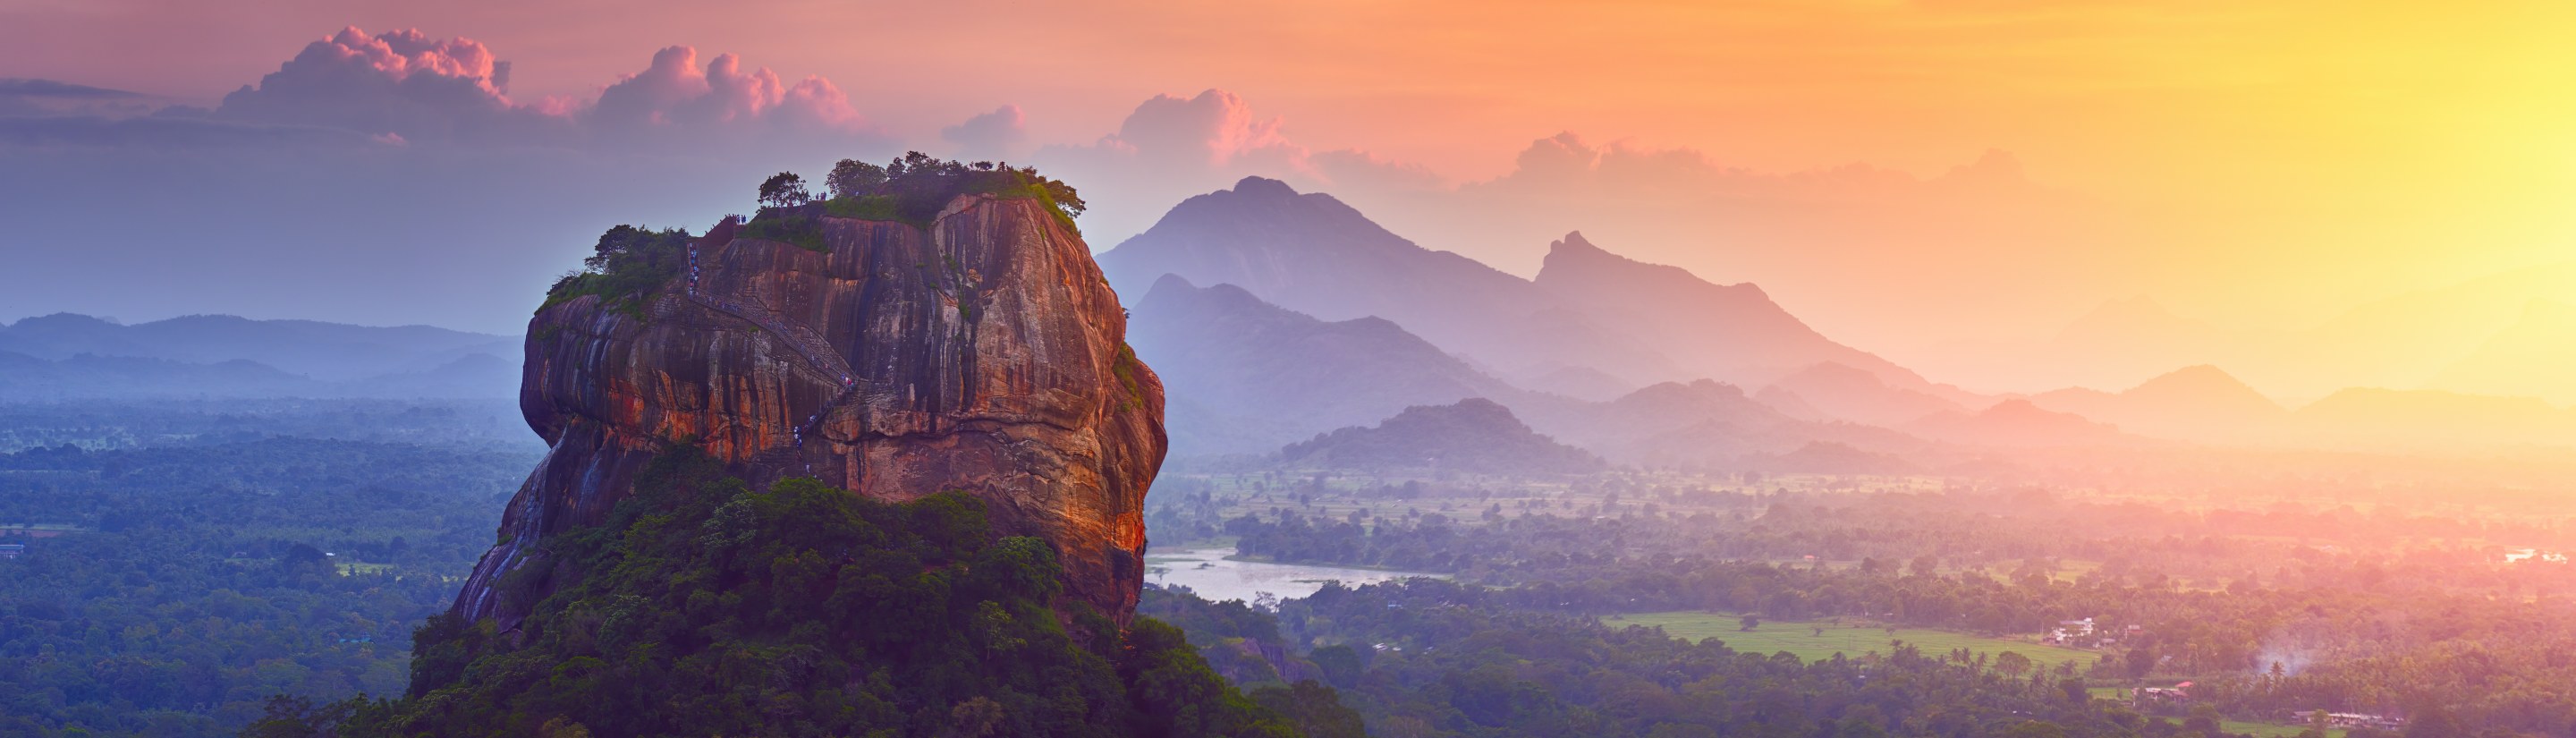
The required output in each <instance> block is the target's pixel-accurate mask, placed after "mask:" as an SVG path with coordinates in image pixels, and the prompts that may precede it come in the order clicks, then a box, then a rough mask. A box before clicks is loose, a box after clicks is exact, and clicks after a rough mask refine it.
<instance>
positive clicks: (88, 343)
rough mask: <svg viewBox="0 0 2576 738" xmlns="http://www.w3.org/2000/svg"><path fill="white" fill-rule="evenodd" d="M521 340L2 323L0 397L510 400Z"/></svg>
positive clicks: (453, 334)
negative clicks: (5, 368) (4, 373)
mask: <svg viewBox="0 0 2576 738" xmlns="http://www.w3.org/2000/svg"><path fill="white" fill-rule="evenodd" d="M520 353H521V351H520V346H519V339H517V338H515V337H509V336H496V335H490V334H482V333H468V332H464V331H453V330H448V329H444V328H435V327H430V326H420V325H413V326H399V327H390V328H378V327H370V326H357V325H345V324H340V323H326V322H321V321H311V320H252V319H249V318H242V317H237V316H230V315H192V316H186V317H179V318H171V319H169V320H159V321H153V322H150V323H140V324H135V325H123V324H119V323H115V322H111V321H108V320H104V319H100V318H94V317H90V316H86V315H78V314H72V313H57V314H54V315H47V316H41V317H33V318H26V319H22V320H19V321H18V322H16V323H13V324H10V325H7V326H5V327H0V354H5V355H6V357H7V358H0V362H5V363H7V364H8V365H9V366H11V367H13V368H15V369H16V370H17V371H14V372H12V376H10V377H7V378H0V400H12V401H25V400H64V399H98V398H117V397H134V398H148V397H285V396H295V397H515V396H516V395H517V393H518V380H519V356H520Z"/></svg>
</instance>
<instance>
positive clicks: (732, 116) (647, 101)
mask: <svg viewBox="0 0 2576 738" xmlns="http://www.w3.org/2000/svg"><path fill="white" fill-rule="evenodd" d="M697 60H698V51H697V49H694V48H690V47H687V46H672V47H668V48H664V49H662V50H661V51H659V52H655V53H654V54H653V63H652V65H651V66H649V67H646V68H645V70H644V71H642V72H639V73H636V74H632V75H628V76H626V77H625V78H624V79H620V80H618V81H617V82H616V83H615V84H611V85H609V86H608V87H607V89H604V90H602V91H600V94H599V101H598V102H597V103H596V104H594V105H592V106H591V107H590V109H588V110H587V111H584V112H583V113H582V114H581V115H580V116H579V117H580V118H582V119H583V120H585V121H587V122H588V123H589V124H591V125H592V126H594V127H596V128H598V129H600V130H603V131H616V132H634V131H640V130H661V131H671V130H679V131H690V130H708V129H723V128H737V129H743V128H760V129H770V130H786V131H802V132H811V133H823V132H832V131H858V130H862V129H863V128H864V127H865V125H866V119H865V118H862V117H860V115H859V113H858V111H856V110H853V109H851V107H850V99H849V96H848V95H845V94H843V93H842V92H841V89H840V88H839V87H837V86H834V85H833V84H832V82H831V80H827V79H824V78H822V77H816V76H809V77H806V78H805V79H803V80H801V81H798V82H797V83H796V84H794V85H792V86H791V85H785V84H782V83H780V82H779V78H778V74H777V73H776V72H772V71H770V70H769V68H767V67H762V68H759V69H753V70H748V71H746V70H744V69H743V68H742V58H741V57H737V56H734V55H732V54H718V55H716V57H715V58H714V59H713V60H710V61H708V62H707V63H706V66H704V67H700V66H698V63H697Z"/></svg>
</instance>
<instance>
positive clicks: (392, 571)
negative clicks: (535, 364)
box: [0, 403, 535, 736]
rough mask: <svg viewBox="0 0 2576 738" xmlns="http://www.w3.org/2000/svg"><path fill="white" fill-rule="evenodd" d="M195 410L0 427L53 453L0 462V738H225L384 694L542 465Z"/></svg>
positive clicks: (447, 422) (371, 411)
mask: <svg viewBox="0 0 2576 738" xmlns="http://www.w3.org/2000/svg"><path fill="white" fill-rule="evenodd" d="M200 409H202V410H206V412H196V411H185V412H181V411H171V410H168V409H164V410H163V411H160V412H157V413H156V412H135V413H131V414H124V415H120V416H119V417H120V418H121V420H120V422H107V421H106V420H105V419H103V418H101V417H99V414H100V413H101V412H102V411H100V410H98V409H96V408H84V407H17V408H11V409H10V410H9V412H11V413H15V414H18V415H21V416H24V417H23V418H22V424H21V425H20V426H19V427H20V428H21V429H22V432H26V433H39V432H41V433H45V434H47V435H48V436H50V437H52V438H53V439H54V440H57V441H59V443H58V444H57V445H55V446H52V447H41V448H29V449H23V450H20V451H18V452H16V453H12V454H5V455H0V527H8V528H12V529H18V530H17V531H16V532H17V533H18V534H17V535H10V536H6V537H0V543H13V544H19V545H24V546H26V550H25V551H24V552H23V553H22V554H21V555H19V556H18V557H17V558H14V559H9V560H0V734H7V735H28V736H46V735H153V736H209V735H231V734H232V733H233V732H234V731H236V730H238V729H239V727H240V726H241V725H243V724H244V723H247V722H249V721H251V720H253V719H256V718H257V717H259V716H260V715H261V714H262V713H263V710H264V705H265V703H266V701H267V698H268V697H269V696H270V695H275V694H281V693H283V694H295V695H305V696H309V697H311V698H315V699H324V700H330V699H340V698H344V697H347V696H350V695H354V694H358V693H361V692H365V693H372V694H390V693H396V692H399V691H400V690H402V689H403V686H404V684H405V682H406V679H407V676H408V673H407V672H408V666H407V664H408V662H409V654H408V652H409V650H410V645H411V644H410V640H411V632H412V630H413V629H414V628H415V627H418V625H419V624H420V623H421V622H422V620H423V619H424V618H427V617H428V616H429V615H431V614H432V613H435V612H439V611H441V610H443V609H445V608H446V606H447V604H448V602H449V601H450V600H451V599H452V598H453V597H454V596H455V589H456V584H455V578H456V577H457V576H459V575H461V574H463V573H464V572H465V571H466V570H468V569H470V568H471V567H472V566H473V562H474V559H475V557H477V556H479V555H481V553H482V551H483V549H484V548H486V547H488V546H490V545H491V536H492V533H491V530H492V521H493V520H494V519H496V518H497V516H498V515H499V512H500V508H501V503H502V502H503V501H504V500H505V499H506V498H507V496H508V494H509V493H510V491H511V490H513V489H515V488H516V486H517V484H518V481H519V479H520V477H522V476H523V475H525V474H526V473H527V469H528V467H529V466H530V465H531V464H533V463H534V461H535V455H534V454H533V453H530V449H529V448H527V446H525V445H504V444H497V443H484V442H481V441H473V440H471V439H473V438H475V437H476V436H475V434H459V433H455V432H454V431H455V430H456V426H457V425H458V424H464V425H469V426H472V427H475V428H481V427H482V426H483V422H482V418H481V417H480V415H479V413H468V414H467V415H465V416H460V415H459V414H458V412H457V410H456V408H454V407H448V406H435V405H414V406H408V407H405V406H400V405H398V404H388V403H316V404H312V405H300V404H299V405H280V404H269V403H259V404H253V405H234V406H224V407H219V408H200ZM106 412H109V413H113V412H114V411H106ZM405 418H408V419H409V420H408V421H407V422H406V421H404V420H403V419H405ZM261 428H285V429H293V430H296V431H299V432H309V433H317V434H321V433H331V434H339V433H342V432H346V434H349V435H379V436H381V435H395V434H400V433H402V432H404V430H405V429H409V430H427V432H429V433H431V434H433V435H434V436H435V437H437V438H441V439H448V440H450V441H455V440H458V439H465V440H467V441H469V442H466V443H462V444H459V443H452V442H451V443H446V444H440V445H423V444H416V443H382V442H368V441H347V440H330V439H320V438H311V437H290V436H268V435H266V434H263V433H261V432H260V431H259V429H261ZM522 432H524V431H522ZM75 442H77V443H79V444H85V445H90V446H98V447H103V448H109V449H111V450H99V451H90V450H83V448H82V445H75ZM147 442H149V443H159V444H164V445H137V444H141V443H147Z"/></svg>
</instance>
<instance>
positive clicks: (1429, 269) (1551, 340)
mask: <svg viewBox="0 0 2576 738" xmlns="http://www.w3.org/2000/svg"><path fill="white" fill-rule="evenodd" d="M1100 266H1101V270H1102V271H1103V272H1105V273H1107V274H1108V275H1109V281H1110V284H1111V285H1112V286H1114V287H1116V288H1117V289H1118V290H1119V292H1120V293H1121V294H1130V295H1134V294H1143V293H1144V292H1145V291H1146V290H1148V289H1149V288H1150V285H1152V284H1153V282H1154V281H1155V280H1157V279H1160V278H1162V276H1163V275H1165V274H1177V275H1180V276H1182V277H1184V278H1187V279H1188V280H1189V281H1191V282H1192V283H1196V284H1232V285H1236V286H1238V287H1241V288H1243V289H1244V290H1245V291H1247V292H1250V293H1251V294H1253V295H1255V296H1258V297H1260V298H1261V299H1262V300H1264V301H1267V302H1269V303H1271V304H1275V305H1278V306H1280V307H1283V308H1287V309H1289V310H1294V311H1297V312H1300V313H1305V314H1307V315H1311V316H1314V317H1316V318H1318V319H1322V320H1327V321H1335V320H1350V319H1354V318H1363V317H1372V316H1374V317H1378V318H1384V319H1387V320H1391V321H1394V322H1396V323H1397V324H1400V325H1402V326H1404V328H1405V329H1406V330H1408V331H1411V332H1412V333H1414V334H1415V335H1419V336H1421V337H1423V338H1424V339H1427V340H1429V341H1430V342H1431V343H1433V344H1434V345H1437V346H1440V347H1441V348H1442V349H1444V350H1446V351H1449V352H1452V353H1454V354H1457V355H1459V356H1462V357H1465V358H1467V359H1468V360H1470V361H1472V362H1474V363H1475V364H1477V365H1479V367H1480V368H1481V369H1483V370H1485V371H1488V372H1491V373H1495V374H1498V375H1500V376H1504V377H1511V378H1530V377H1538V376H1544V375H1546V374H1549V373H1551V372H1555V371H1557V370H1559V369H1563V368H1565V367H1567V366H1569V365H1580V366H1586V367H1590V368H1593V369H1597V370H1601V371H1604V372H1607V373H1608V374H1610V375H1611V376H1613V377H1617V378H1619V379H1621V380H1624V381H1628V382H1637V381H1642V380H1645V379H1649V378H1650V377H1646V376H1637V375H1639V374H1640V373H1641V372H1645V373H1648V374H1652V375H1656V376H1660V375H1662V374H1665V373H1669V372H1671V371H1674V367H1673V365H1672V364H1671V362H1670V361H1669V360H1668V359H1666V358H1664V357H1663V356H1662V354H1660V353H1659V352H1657V351H1655V350H1654V349H1652V348H1651V347H1649V346H1648V345H1646V344H1645V343H1644V342H1642V341H1640V340H1638V339H1637V338H1635V337H1632V336H1628V335H1623V334H1622V333H1620V332H1619V331H1617V330H1613V329H1612V328H1610V327H1607V326H1603V325H1600V324H1598V323H1595V322H1591V321H1589V320H1587V319H1586V318H1584V317H1583V316H1582V315H1581V314H1580V313H1579V312H1577V311H1574V310H1571V309H1568V308H1567V307H1566V306H1564V305H1562V304H1560V303H1559V301H1558V300H1556V299H1555V298H1553V297H1551V296H1550V295H1548V294H1547V293H1546V292H1545V291H1544V290H1541V289H1540V288H1539V287H1538V286H1537V285H1536V284H1533V283H1531V282H1530V281H1529V280H1525V279H1521V278H1519V277H1515V276H1512V275H1510V274H1507V273H1504V272H1502V271H1501V270H1497V269H1494V268H1493V267H1490V266H1486V265H1484V264H1483V263H1480V262H1477V261H1476V260H1474V259H1469V258H1467V257H1464V256H1460V255H1458V254H1454V253H1450V252H1446V251H1432V250H1429V249H1425V248H1422V247H1421V246H1419V245H1416V244H1414V243H1413V242H1412V241H1408V240H1405V239H1404V238H1403V237H1401V236H1397V235H1396V234H1394V233H1390V232H1388V231H1387V230H1386V229H1385V228H1382V227H1379V226H1378V225H1377V224H1376V223H1374V222H1372V221H1370V220H1369V219H1368V218H1367V216H1364V215H1362V214H1360V212H1359V211H1358V210H1356V209H1353V208H1352V207H1350V206H1349V205H1346V204H1343V203H1342V202H1341V201H1340V200H1337V199H1334V198H1333V196H1331V195H1326V194H1322V193H1304V194H1300V193H1298V192H1297V191H1296V190H1294V189H1292V188H1290V187H1289V186H1288V185H1287V184H1286V183H1283V182H1280V181H1278V180H1272V179H1264V178H1261V177H1246V178H1244V179H1243V180H1242V181H1241V182H1238V183H1236V184H1235V186H1234V188H1233V189H1231V190H1219V191H1216V192H1212V193H1208V194H1205V195H1199V196H1196V197H1192V198H1190V199H1188V200H1186V201H1183V202H1182V203H1181V204H1179V205H1176V206H1174V207H1173V208H1172V209H1171V211H1170V212H1169V213H1166V214H1165V215H1164V216H1163V218H1162V220H1160V221H1158V222H1156V223H1155V224H1154V227H1152V228H1150V229H1148V230H1146V231H1145V232H1144V233H1140V234H1137V235H1136V236H1135V237H1133V238H1129V239H1127V241H1125V242H1124V243H1120V244H1119V245H1118V247H1117V248H1114V249H1111V250H1110V251H1109V252H1108V253H1104V254H1101V255H1100ZM1570 360H1580V363H1579V364H1576V363H1573V362H1571V361H1570ZM1537 388H1538V389H1545V388H1544V387H1537Z"/></svg>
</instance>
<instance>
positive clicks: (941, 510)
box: [251, 451, 1353, 737]
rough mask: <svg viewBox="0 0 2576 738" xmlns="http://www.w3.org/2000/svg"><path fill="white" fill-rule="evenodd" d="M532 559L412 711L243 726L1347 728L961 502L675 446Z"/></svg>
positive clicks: (436, 653) (860, 730) (730, 731)
mask: <svg viewBox="0 0 2576 738" xmlns="http://www.w3.org/2000/svg"><path fill="white" fill-rule="evenodd" d="M547 545H548V546H549V547H550V550H549V551H548V557H549V558H550V559H551V560H556V561H563V562H568V563H567V565H566V566H565V567H561V568H559V569H557V570H555V571H558V572H568V573H561V574H551V575H550V574H547V573H546V572H544V571H533V572H532V571H530V570H523V571H521V572H516V573H514V575H513V579H511V580H506V581H505V582H504V584H503V586H504V587H516V588H522V589H528V588H534V587H539V586H552V587H554V589H553V593H552V594H551V595H549V596H546V597H545V598H544V599H543V600H542V601H541V602H540V603H539V605H538V606H537V608H536V611H535V612H534V613H533V614H531V615H530V617H529V618H528V619H527V620H525V621H524V622H522V623H520V624H519V626H518V628H517V632H515V633H511V634H506V635H505V634H499V633H495V632H494V630H493V628H494V623H493V621H490V620H484V621H480V622H472V623H467V622H460V621H458V620H456V619H454V618H452V617H451V616H447V615H444V614H442V615H440V616H437V617H435V618H432V619H431V620H430V621H429V623H428V625H426V626H424V627H422V628H421V630H420V632H419V636H418V640H417V642H416V643H415V645H414V653H415V656H416V659H415V660H414V661H413V664H412V681H411V687H410V692H409V696H408V697H407V698H404V699H400V700H392V701H373V702H369V701H365V700H353V701H350V702H345V703H341V704H337V705H328V706H323V707H313V706H311V705H309V704H303V703H289V702H281V703H280V704H279V705H278V706H277V709H276V710H275V711H273V713H272V715H271V716H269V718H268V719H266V720H264V721H263V722H262V723H260V724H259V725H256V726H254V727H253V728H252V731H251V733H252V734H254V735H268V734H277V735H309V734H313V733H315V732H322V731H327V732H329V733H331V734H336V735H343V736H367V735H427V736H447V735H592V734H600V735H619V736H708V735H741V736H752V735H759V736H855V735H870V736H875V735H885V736H895V735H924V736H927V735H956V736H986V735H1062V736H1083V735H1095V736H1104V737H1105V736H1281V737H1285V736H1294V735H1300V734H1306V733H1307V732H1308V731H1305V730H1302V729H1301V728H1300V727H1299V724H1300V723H1301V722H1316V723H1318V724H1319V725H1323V726H1327V727H1329V726H1332V725H1338V724H1346V723H1348V722H1349V721H1350V720H1352V719H1353V718H1351V717H1350V716H1349V714H1348V713H1347V711H1346V710H1344V709H1342V708H1340V707H1339V706H1338V703H1337V702H1336V701H1335V700H1334V698H1333V695H1332V692H1331V690H1329V689H1327V688H1323V687H1321V686H1319V685H1312V684H1310V685H1305V686H1304V687H1303V688H1302V689H1299V688H1289V689H1285V690H1278V691H1274V692H1272V693H1270V694H1267V695H1263V696H1261V699H1259V700H1256V699H1254V698H1252V697H1247V696H1245V695H1244V694H1242V693H1240V692H1238V691H1236V690H1235V689H1234V687H1233V686H1232V685H1230V684H1228V683H1227V682H1226V681H1225V680H1224V679H1223V678H1222V677H1220V676H1218V675H1217V674H1216V673H1215V672H1214V671H1212V670H1210V669H1209V668H1208V667H1207V665H1206V664H1205V663H1204V662H1202V661H1201V660H1200V658H1199V656H1198V654H1197V653H1196V652H1195V651H1194V650H1192V649H1191V647H1190V644H1189V643H1188V641H1186V640H1185V639H1184V637H1183V636H1182V634H1181V633H1180V632H1179V631H1177V630H1175V629H1173V628H1172V627H1171V626H1169V625H1165V624H1162V623H1160V622H1156V621H1154V620H1152V619H1151V618H1140V619H1138V620H1137V621H1136V622H1134V623H1133V624H1132V625H1130V626H1129V627H1126V628H1121V627H1120V626H1119V625H1118V624H1116V623H1114V622H1112V621H1111V620H1110V619H1109V618H1108V617H1107V616H1105V615H1104V614H1102V613H1100V612H1097V611H1093V610H1090V609H1089V608H1088V606H1087V605H1083V604H1080V603H1079V602H1078V601H1073V600H1069V599H1061V598H1057V597H1056V594H1057V593H1058V590H1060V589H1061V587H1062V584H1061V578H1062V572H1061V571H1060V570H1059V569H1058V567H1057V563H1056V559H1055V552H1054V549H1053V548H1052V547H1051V546H1049V545H1047V544H1046V543H1045V542H1044V541H1041V540H1039V539H1035V538H1025V537H999V536H998V535H997V534H996V533H994V532H993V531H992V530H991V529H990V527H989V526H988V525H987V524H986V522H985V514H984V507H983V503H982V502H981V501H979V500H977V499H975V498H973V497H969V496H966V495H962V494H942V495H933V496H931V497H927V498H924V499H921V500H917V501H913V502H910V503H905V504H900V505H897V504H885V503H878V502H873V501H870V500H867V499H865V498H861V497H859V496H857V495H853V494H850V493H848V492H846V491H843V490H838V489H833V488H830V487H826V486H823V485H822V484H820V483H817V482H814V481H813V480H810V479H789V480H784V481H781V482H779V483H777V484H774V485H771V486H770V488H769V489H766V490H753V489H750V488H749V487H748V486H747V485H745V484H744V483H743V482H742V481H741V480H740V479H737V478H731V477H728V476H726V475H725V474H724V472H723V469H722V467H721V466H720V465H719V464H717V463H716V462H714V461H712V460H710V459H708V458H706V457H704V456H702V455H697V454H693V453H690V452H686V451H673V452H668V453H665V454H663V455H661V456H660V457H657V458H656V459H655V460H654V462H653V463H652V465H651V466H649V467H647V469H646V470H645V471H644V472H643V473H642V474H641V475H640V476H639V478H638V481H637V484H636V494H635V496H634V497H632V498H630V499H627V500H625V501H622V502H620V503H619V504H618V506H617V508H616V510H615V511H614V512H613V513H612V515H611V517H610V519H609V520H608V521H607V522H605V523H604V524H602V525H598V526H592V527H588V528H584V529H579V530H576V531H573V532H570V533H568V534H566V535H561V536H556V537H550V538H549V539H548V542H547ZM531 573H534V574H536V575H539V576H560V577H569V578H568V579H566V580H564V581H556V582H546V581H544V580H541V579H539V578H538V577H537V576H530V574H531ZM1273 705H1275V706H1276V708H1274V707H1273Z"/></svg>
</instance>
